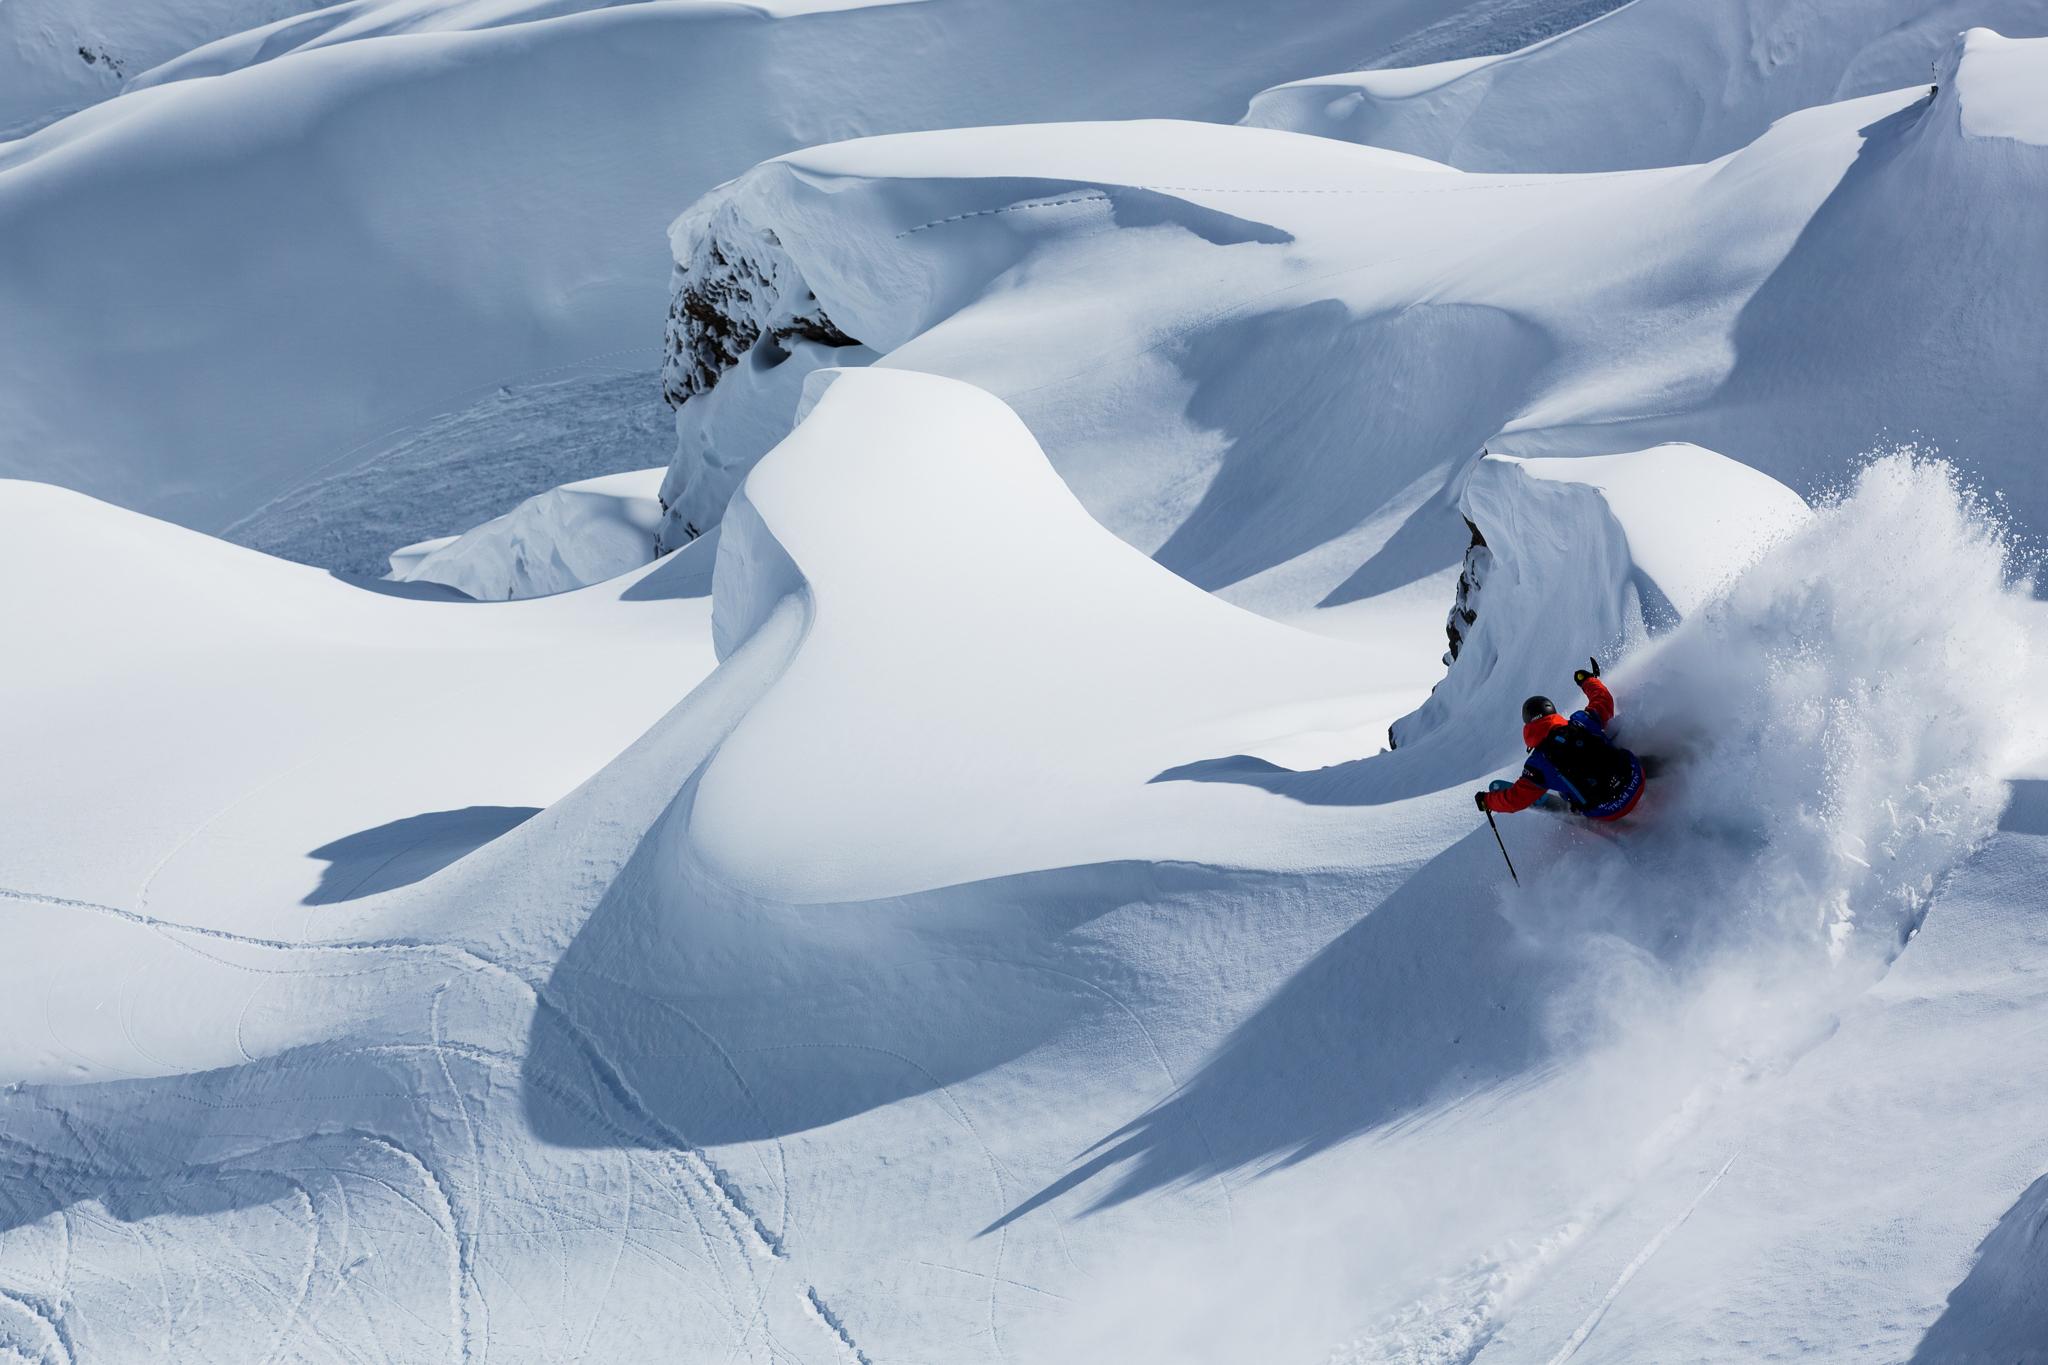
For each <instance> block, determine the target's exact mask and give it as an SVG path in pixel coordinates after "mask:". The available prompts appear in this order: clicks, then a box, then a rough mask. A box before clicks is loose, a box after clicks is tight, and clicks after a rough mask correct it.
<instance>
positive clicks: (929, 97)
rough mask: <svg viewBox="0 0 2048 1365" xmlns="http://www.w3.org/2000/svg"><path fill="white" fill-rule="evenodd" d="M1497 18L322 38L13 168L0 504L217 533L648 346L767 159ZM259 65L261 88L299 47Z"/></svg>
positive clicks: (1212, 10)
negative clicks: (676, 261)
mask: <svg viewBox="0 0 2048 1365" xmlns="http://www.w3.org/2000/svg"><path fill="white" fill-rule="evenodd" d="M12 7H13V6H12V5H10V8H12ZM1490 7H1491V5H1490V0H1403V3H1400V4H1396V5H1391V6H1373V7H1369V8H1366V9H1359V10H1332V9H1330V8H1329V7H1328V6H1326V5H1322V4H1319V3H1314V2H1313V0H1287V3H1285V4H1284V5H1281V6H1279V7H1274V6H1268V7H1266V9H1264V10H1263V11H1262V12H1261V13H1260V14H1259V15H1257V16H1252V15H1249V14H1248V13H1246V12H1244V11H1243V10H1242V9H1241V7H1239V6H1237V5H1235V4H1227V3H1222V2H1221V0H1211V2H1210V3H1206V4H1204V5H1202V6H1199V7H1197V8H1195V9H1188V8H1187V7H1184V6H1183V7H1179V8H1177V9H1176V10H1175V22H1173V23H1171V24H1162V23H1160V22H1159V21H1158V12H1157V10H1156V8H1155V7H1154V6H1152V5H1149V4H1146V3H1143V2H1142V0H1120V2H1119V3H1115V4H1099V3H1094V2H1093V0H1089V2H1088V3H1082V0H1062V3H1058V4H1036V5H1029V6H1017V5H1006V4H995V3H988V2H987V0H935V2H934V3H921V4H872V5H854V6H850V7H847V6H837V5H822V6H820V5H808V4H794V5H788V6H765V7H764V6H742V5H728V4H723V3H717V2H716V0H674V2H671V0H664V2H663V3H644V4H624V5H612V6H602V7H591V8H579V7H577V6H552V5H547V6H540V7H538V8H533V9H527V8H525V7H522V6H518V5H510V6H508V5H498V4H484V5H476V4H462V5H448V4H441V3H436V4H430V5H416V4H412V3H403V4H400V3H392V4H385V5H379V6H376V7H374V8H371V9H367V10H360V9H359V10H356V11H347V10H344V11H324V12H323V13H322V15H319V16H314V17H312V18H310V19H308V20H306V21H305V23H306V24H308V25H315V26H317V25H320V24H324V23H326V22H327V21H328V20H329V19H335V18H340V19H343V20H344V21H345V22H344V24H343V25H342V26H341V27H339V28H337V29H335V30H333V33H334V34H335V40H334V41H330V42H326V43H324V44H323V43H317V42H311V41H310V40H309V41H306V42H302V43H297V44H293V43H292V41H291V30H289V29H287V30H280V31H278V32H277V33H275V34H273V35H271V36H272V37H279V38H280V39H281V40H282V41H284V42H285V43H286V44H287V45H293V46H297V47H300V48H303V50H294V51H289V52H286V53H284V54H283V55H281V56H275V57H272V58H271V59H269V60H264V61H260V62H256V63H255V64H254V65H240V66H239V67H238V69H232V70H225V71H223V73H222V74H220V75H219V76H217V77H213V78H207V79H190V80H167V81H166V82H165V83H162V84H158V85H153V86H151V87H149V88H146V89H137V90H135V91H132V92H130V93H128V94H126V95H124V96H122V97H121V98H119V99H115V100H111V101H108V102H106V103H104V104H100V105H97V106H95V107H93V108H92V109H89V110H87V111H85V112H83V113H81V114H79V115H76V116H74V117H72V118H68V119H65V120H63V121H61V122H59V123H57V124H55V125H53V126H51V127H48V128H45V129H43V130H42V131H40V132H38V133H36V134H34V135H32V136H29V137H26V138H23V139H20V140H18V141H15V142H12V143H7V144H0V315H5V316H8V317H12V318H24V319H28V320H30V322H31V324H32V325H30V326H28V327H24V328H9V329H7V330H5V331H4V332H0V376H4V379H0V433H4V434H0V475H7V476H12V477H25V478H34V479H42V480H47V481H53V482H58V483H63V484H66V485H67V486H71V487H75V488H79V489H81V490H82V491H85V492H88V493H91V494H93V495H95V496H99V497H103V498H108V499H111V500H114V501H116V502H119V503H121V504H123V505H126V506H130V507H134V508H137V509H140V510H144V511H148V512H150V513H152V514H155V515H161V516H165V517H168V518H170V519H172V520H176V521H179V522H181V523H183V524H187V525H191V526H195V527H198V528H200V529H203V530H210V531H211V530H220V529H222V528H224V527H227V526H229V525H231V524H233V523H235V522H236V521H238V520H239V519H241V518H244V517H248V516H251V515H252V514H256V513H258V512H259V510H260V509H263V508H264V507H265V505H266V504H268V503H270V502H271V501H272V500H274V499H277V498H279V497H281V496H284V495H288V494H290V493H291V492H292V491H293V490H294V489H297V488H300V487H302V486H303V485H305V484H307V483H310V482H313V481H315V480H317V479H319V478H322V477H327V476H332V475H334V474H335V473H337V472H339V471H344V470H346V468H347V467H349V465H350V464H351V463H353V462H356V461H359V460H361V459H363V458H365V457H367V456H368V455H369V454H371V453H372V452H371V451H370V450H369V449H367V448H365V443H369V442H374V441H375V440H376V438H378V437H379V436H381V435H383V434H385V433H387V432H389V431H390V430H391V429H392V428H393V427H395V426H414V425H417V424H418V423H420V422H422V421H425V420H426V419H428V418H431V417H433V416H435V415H437V414H441V413H445V412H449V411H452V410H456V409H460V408H464V407H467V406H468V405H469V404H471V403H472V402H474V401H475V399H476V398H477V397H479V396H480V393H481V391H487V390H488V389H489V388H491V387H494V386H498V385H514V386H517V385H520V384H524V383H527V382H531V381H533V380H535V379H536V378H539V377H541V376H542V375H543V374H544V373H546V372H551V371H555V370H557V369H559V368H560V367H563V366H569V365H577V364H587V363H592V362H595V361H598V360H600V359H609V360H612V361H617V360H618V359H619V358H620V357H622V356H626V355H633V354H637V353H639V352H640V351H641V350H642V348H644V347H646V346H649V345H651V344H652V343H653V341H654V335H653V333H652V331H651V328H652V327H653V325H654V323H653V319H655V318H656V317H658V316H659V312H660V307H661V304H660V298H661V289H662V281H663V279H664V276H665V273H666V264H665V261H664V258H663V255H662V248H661V241H660V237H659V232H660V226H661V224H663V223H665V222H667V221H668V220H669V219H670V218H672V217H673V216H674V214H675V212H676V210H677V208H678V206H679V205H682V204H686V203H688V202H689V200H690V199H691V198H693V197H694V196H696V195H697V194H700V193H702V192H703V191H705V190H707V189H709V188H710V187H711V186H713V185H715V184H717V183H718V182H720V181H722V180H724V179H726V178H727V177H729V176H732V175H736V174H738V173H739V172H741V171H743V170H745V169H746V168H747V167H748V166H749V165H752V164H753V163H755V162H756V161H759V160H760V159H762V158H763V157H766V156H771V155H774V154H776V153H779V152H782V151H786V150H788V149H790V148H791V147H795V146H802V145H806V144H809V143H814V142H821V141H827V140H830V139H834V138H843V137H848V136H853V135H856V134H861V133H867V132H876V131H888V130H893V129H902V128H919V127H935V126H943V125H947V124H956V123H961V122H988V121H1005V120H1015V119H1024V118H1044V117H1055V116H1058V117H1076V116H1079V117H1097V118H1115V117H1125V116H1130V115H1136V114H1151V113H1161V112H1164V113H1172V114H1183V115H1189V116H1198V117H1219V118H1228V117H1235V115H1236V114H1237V112H1238V111H1239V109H1240V108H1241V107H1242V103H1243V101H1244V99H1246V98H1247V97H1248V96H1249V95H1250V94H1251V93H1252V92H1253V91H1254V90H1257V89H1258V88H1260V87H1262V86H1264V85H1268V84H1271V83H1272V82H1273V81H1274V80H1278V79H1284V78H1285V77H1287V76H1289V75H1293V74H1297V73H1299V71H1301V70H1302V69H1304V67H1305V66H1308V65H1310V64H1311V61H1312V58H1311V54H1315V53H1320V52H1324V51H1327V50H1329V48H1330V47H1332V46H1336V47H1338V48H1340V49H1342V50H1356V51H1361V52H1371V51H1374V50H1377V49H1378V48H1379V47H1380V46H1382V45H1384V43H1385V42H1386V41H1390V40H1391V39H1392V38H1394V37H1397V36H1399V35H1400V34H1402V33H1405V32H1408V31H1410V30H1411V29H1412V28H1413V27H1414V26H1416V25H1417V24H1419V23H1422V22H1426V21H1429V20H1434V19H1436V18H1440V17H1441V16H1442V15H1443V14H1444V13H1445V12H1447V11H1461V12H1462V11H1470V12H1473V13H1475V14H1477V15H1479V16H1481V17H1483V16H1484V14H1485V13H1486V12H1487V11H1488V10H1489V8H1490ZM558 10H573V11H575V12H560V13H558V12H557V11H558ZM549 15H553V16H554V17H547V16H549ZM515 19H516V20H518V21H517V22H508V20H515ZM353 24H360V25H363V26H364V31H365V34H366V36H361V37H358V38H357V39H356V40H353V41H346V42H343V41H339V38H340V37H341V36H343V32H344V29H346V28H347V27H348V26H349V25H353ZM249 41H253V42H255V43H256V44H257V47H256V48H255V49H254V50H250V49H248V48H246V47H240V48H237V49H236V51H237V52H239V53H240V54H241V55H240V58H238V59H237V60H238V61H240V60H244V59H246V60H247V61H255V58H256V57H258V56H261V55H264V52H265V51H266V50H267V49H265V48H263V46H262V45H263V44H264V43H266V42H268V41H269V38H268V37H261V36H259V37H255V38H252V39H250V40H249ZM940 54H943V55H942V58H941V56H940ZM225 65H227V66H237V62H234V61H230V62H226V63H225ZM114 320H119V325H114ZM117 376H118V381H119V382H114V378H115V377H117ZM635 467H638V465H637V463H628V464H622V465H619V466H616V467H615V468H616V469H628V468H635ZM573 472H576V473H581V472H585V471H573ZM562 481H563V476H558V477H555V478H551V479H543V480H541V481H539V482H536V483H534V484H532V485H530V486H528V487H525V488H523V489H520V490H518V491H517V492H516V493H515V494H514V495H513V497H512V498H511V499H508V500H507V502H505V503H502V504H500V505H499V506H497V507H496V508H494V509H492V510H493V511H505V510H509V506H510V504H511V503H512V502H515V501H516V500H517V499H518V497H521V496H525V495H530V494H532V493H537V492H541V491H543V490H544V489H545V488H547V487H549V486H552V485H553V484H555V483H559V482H562ZM449 529H459V528H455V527H451V528H449ZM390 548H391V545H390V544H389V543H385V544H381V545H378V546H376V547H375V551H376V554H378V555H381V554H382V553H383V552H384V551H386V550H388V549H390Z"/></svg>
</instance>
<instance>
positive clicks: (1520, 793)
mask: <svg viewBox="0 0 2048 1365" xmlns="http://www.w3.org/2000/svg"><path fill="white" fill-rule="evenodd" d="M1579 689H1580V690H1581V691H1583V692H1584V693H1585V694H1586V714H1587V715H1589V716H1591V717H1592V718H1593V719H1594V720H1595V721H1597V722H1598V723H1599V725H1600V726H1601V728H1603V729H1604V728H1605V727H1606V725H1607V722H1608V721H1610V720H1613V719H1614V694H1613V693H1612V692H1609V691H1608V690H1607V684H1606V683H1604V682H1601V681H1600V680H1599V679H1598V678H1590V677H1589V678H1587V679H1586V680H1585V681H1584V682H1582V683H1580V684H1579ZM1569 724H1571V721H1570V720H1569V719H1568V718H1566V717H1564V716H1559V715H1549V716H1538V717H1536V719H1534V720H1532V721H1530V722H1529V723H1528V724H1527V725H1524V726H1523V727H1522V743H1523V744H1524V745H1526V746H1527V747H1529V748H1531V749H1533V748H1535V747H1536V746H1537V745H1539V744H1541V743H1542V742H1543V737H1544V736H1545V735H1547V734H1549V733H1550V732H1551V731H1552V730H1555V729H1556V728H1557V727H1558V726H1560V725H1569ZM1549 790H1550V788H1549V787H1547V786H1545V785H1544V784H1543V783H1542V782H1541V781H1539V780H1538V779H1537V778H1536V777H1535V776H1534V775H1533V774H1531V773H1530V771H1529V770H1528V769H1527V768H1524V769H1522V775H1521V776H1520V777H1518V778H1516V779H1515V784H1514V785H1513V786H1512V787H1508V788H1505V789H1503V790H1501V791H1497V792H1488V793H1486V808H1487V809H1488V810H1492V811H1499V812H1500V813H1501V814H1502V815H1512V814H1514V813H1515V812H1516V811H1518V810H1527V809H1529V807H1531V806H1533V805H1535V804H1536V802H1537V801H1538V800H1540V799H1541V798H1542V796H1543V793H1545V792H1547V791H1549Z"/></svg>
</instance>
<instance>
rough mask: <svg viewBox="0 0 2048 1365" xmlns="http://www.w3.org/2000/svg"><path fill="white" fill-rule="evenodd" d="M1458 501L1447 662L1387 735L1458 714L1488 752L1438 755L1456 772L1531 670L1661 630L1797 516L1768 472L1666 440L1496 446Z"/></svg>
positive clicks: (1560, 670) (1510, 707)
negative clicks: (1460, 566) (1468, 542)
mask: <svg viewBox="0 0 2048 1365" xmlns="http://www.w3.org/2000/svg"><path fill="white" fill-rule="evenodd" d="M1458 510H1459V511H1460V512H1461V513H1462V514H1463V516H1464V518H1465V520H1466V522H1467V523H1468V524H1470V525H1471V526H1472V527H1473V535H1474V544H1473V546H1472V548H1471V549H1470V550H1469V551H1468V552H1467V555H1466V560H1465V567H1464V571H1463V573H1462V575H1461V579H1460V599H1459V602H1458V604H1457V605H1456V606H1455V607H1454V608H1453V612H1452V619H1451V622H1450V626H1451V629H1452V631H1453V636H1452V639H1453V651H1454V652H1453V655H1451V656H1447V662H1448V664H1449V672H1448V674H1447V675H1446V676H1445V678H1444V680H1443V682H1442V683H1441V684H1439V685H1438V687H1437V688H1436V690H1435V691H1434V692H1433V693H1432V694H1431V695H1430V698H1429V700H1428V701H1427V702H1425V703H1424V704H1423V705H1422V707H1421V708H1420V709H1418V710H1417V711H1415V712H1414V713H1413V714H1411V715H1408V716H1404V717H1403V718H1402V719H1400V720H1398V721H1396V722H1395V723H1394V726H1393V728H1392V731H1391V734H1390V738H1391V739H1392V741H1393V743H1394V744H1395V745H1396V746H1399V747H1407V746H1412V745H1415V744H1418V743H1423V742H1425V741H1427V740H1428V739H1429V738H1430V737H1431V736H1433V735H1436V734H1438V732H1440V731H1443V730H1444V729H1445V728H1446V727H1447V726H1451V724H1452V722H1454V721H1455V722H1458V725H1457V726H1456V727H1455V728H1454V731H1453V733H1454V734H1455V735H1457V736H1460V737H1463V738H1464V739H1465V740H1467V741H1468V742H1471V741H1477V742H1478V743H1479V744H1481V745H1482V746H1484V750H1485V751H1484V752H1464V753H1459V754H1455V755H1452V754H1445V755H1444V756H1443V761H1445V762H1447V763H1450V764H1452V765H1455V766H1456V767H1458V768H1460V769H1464V768H1467V767H1469V766H1470V765H1471V764H1472V763H1473V762H1475V761H1478V762H1479V763H1480V764H1481V766H1490V764H1488V763H1487V762H1486V754H1487V752H1497V748H1495V745H1496V744H1497V742H1498V741H1489V739H1488V738H1487V736H1486V734H1485V730H1484V728H1483V726H1484V724H1485V722H1486V721H1488V720H1491V721H1494V722H1495V723H1496V728H1497V729H1498V730H1499V732H1500V733H1501V734H1503V735H1512V734H1513V733H1514V725H1515V724H1516V723H1517V717H1518V716H1519V714H1520V708H1521V704H1522V699H1523V698H1524V697H1526V696H1528V695H1529V694H1530V693H1531V692H1534V691H1542V690H1543V687H1542V686H1541V685H1540V683H1539V681H1538V680H1540V679H1553V678H1556V677H1558V676H1560V675H1562V676H1565V677H1569V676H1570V675H1571V672H1572V670H1573V669H1574V668H1580V667H1584V659H1585V656H1586V655H1588V654H1590V653H1593V652H1594V651H1596V650H1597V651H1604V652H1606V653H1607V654H1608V655H1609V657H1610V658H1614V657H1618V655H1617V651H1618V650H1620V649H1624V648H1627V647H1628V646H1629V645H1631V644H1633V643H1637V642H1640V641H1642V640H1643V639H1645V638H1647V637H1649V636H1651V635H1657V634H1662V633H1663V632H1665V631H1667V630H1669V629H1670V628H1671V627H1673V626H1675V625H1677V624H1678V622H1679V621H1680V620H1681V619H1683V618H1685V617H1689V616H1691V615H1692V614H1693V613H1694V612H1696V611H1698V610H1699V609H1700V608H1701V607H1702V606H1704V605H1705V604H1706V603H1708V602H1709V601H1712V600H1713V599H1714V598H1715V597H1716V596H1717V595H1718V594H1719V593H1720V591H1721V590H1722V589H1723V588H1725V587H1726V585H1727V584H1728V583H1729V582H1730V581H1731V580H1732V579H1734V578H1735V576H1736V575H1737V574H1739V573H1741V572H1742V571H1743V570H1744V569H1746V568H1748V567H1749V566H1750V564H1752V563H1754V562H1755V561H1756V559H1757V558H1758V557H1759V556H1760V555H1762V554H1763V552H1764V551H1765V550H1766V549H1767V548H1768V547H1769V546H1770V545H1771V544H1772V542H1773V541H1775V540H1777V539H1779V538H1781V537H1783V536H1785V535H1787V534H1789V533H1790V532H1791V531H1792V530H1794V529H1796V528H1797V527H1798V526H1800V525H1801V524H1802V523H1803V522H1804V521H1805V520H1806V517H1807V507H1806V503H1805V502H1804V501H1803V500H1802V499H1801V498H1800V497H1799V495H1798V494H1797V493H1794V492H1793V491H1792V490H1791V489H1789V488H1786V487H1785V486H1784V485H1783V484H1780V483H1778V482H1777V481H1776V480H1774V479H1771V478H1770V477H1768V476H1767V475H1764V474H1760V473H1758V472H1757V471H1755V470H1753V469H1749V468H1747V467H1745V466H1743V465H1740V464H1737V463H1736V462H1735V461H1733V460H1731V459H1728V458H1727V457H1726V456H1724V455H1719V454H1716V453H1715V452H1713V451H1711V450H1705V449H1702V448H1701V447H1699V446H1692V445H1675V444H1674V445H1664V446H1658V447H1655V448H1653V449H1650V450H1641V451H1633V452H1629V453H1626V454H1618V455H1597V456H1582V457H1579V458H1577V459H1518V458H1516V457H1514V456H1511V455H1491V454H1490V455H1487V456H1485V457H1484V458H1483V459H1481V460H1479V461H1478V462H1477V463H1476V464H1475V465H1474V466H1473V468H1472V470H1471V472H1470V473H1469V474H1468V475H1467V476H1466V478H1465V483H1464V488H1463V490H1462V492H1461V493H1460V495H1459V498H1458ZM1565 699H1566V698H1565V697H1564V695H1562V694H1560V696H1559V702H1560V706H1561V707H1562V706H1563V702H1564V701H1565ZM1564 709H1569V708H1564Z"/></svg>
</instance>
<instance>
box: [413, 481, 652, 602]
mask: <svg viewBox="0 0 2048 1365" xmlns="http://www.w3.org/2000/svg"><path fill="white" fill-rule="evenodd" d="M661 474H662V471H661V470H659V469H642V470H635V471H633V472H631V473H626V474H605V475H601V476H599V477H598V478H595V479H582V480H579V481H578V482H576V483H569V484H563V485H562V486H561V487H560V488H555V489H551V490H549V491H548V492H546V493H541V494H538V495H537V496H535V497H531V498H528V499H527V500H526V501H525V502H522V503H520V504H519V506H517V507H515V508H513V509H512V510H511V511H510V512H507V513H506V514H505V515H504V516H502V517H494V518H493V519H491V520H490V521H487V522H485V523H484V524H483V525H481V526H478V527H475V528H474V529H472V530H469V531H466V532H464V533H463V534H462V535H460V536H453V537H449V538H448V539H446V540H440V541H429V542H426V543H424V544H421V545H412V546H407V547H405V548H404V549H402V550H399V551H396V552H394V553H393V554H392V556H391V573H390V574H389V575H387V576H388V577H390V578H391V579H393V580H394V581H397V582H401V583H442V584H446V585H447V586H448V587H451V588H454V589H456V590H457V591H459V592H461V593H463V594H465V595H466V596H469V597H473V598H476V599H477V600H479V601H507V600H511V599H515V598H522V597H545V596H547V595H549V594H550V593H558V592H568V591H570V590H571V589H574V588H582V587H588V586H589V585H590V584H593V583H602V582H604V581H605V580H606V579H608V578H616V577H618V576H619V575H620V574H622V573H627V572H630V571H631V570H634V569H638V568H641V567H643V566H644V565H646V564H647V563H649V562H650V561H651V560H653V559H654V557H655V532H656V530H657V529H658V527H659V526H660V524H661V503H660V500H659V498H658V496H657V493H658V490H659V488H660V484H661Z"/></svg>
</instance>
